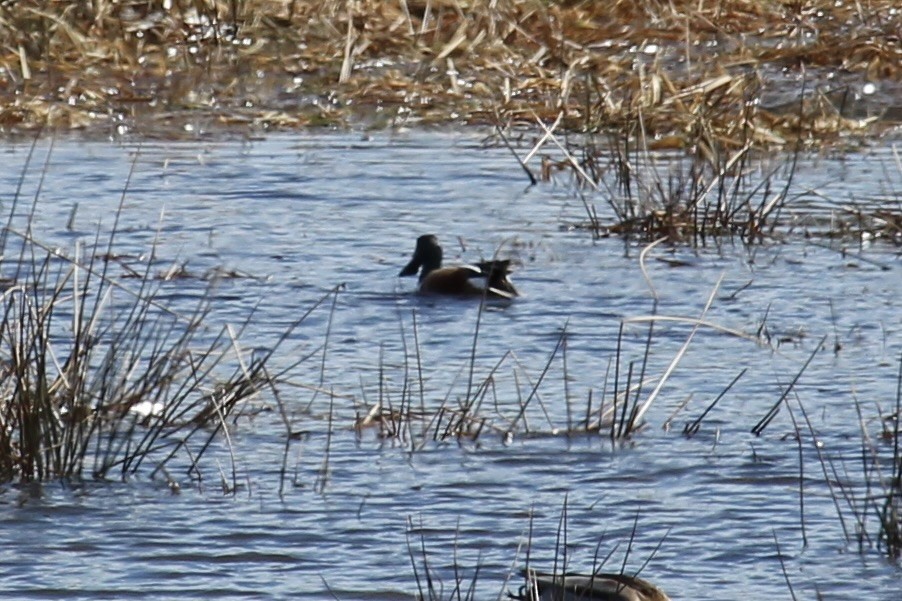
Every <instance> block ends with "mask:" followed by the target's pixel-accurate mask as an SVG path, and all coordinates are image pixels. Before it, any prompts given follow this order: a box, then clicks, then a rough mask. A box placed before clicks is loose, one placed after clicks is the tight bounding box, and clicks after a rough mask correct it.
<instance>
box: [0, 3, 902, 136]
mask: <svg viewBox="0 0 902 601" xmlns="http://www.w3.org/2000/svg"><path fill="white" fill-rule="evenodd" d="M899 30H900V16H899V14H898V10H897V6H896V3H895V2H892V1H891V0H876V1H872V2H867V3H834V2H826V1H811V2H798V1H794V2H775V1H769V2H750V1H748V0H727V1H723V2H696V1H693V2H688V1H686V0H676V1H673V2H657V1H654V0H646V1H644V2H617V3H598V2H588V1H557V2H548V1H541V0H401V1H400V2H376V1H374V0H345V1H338V0H326V1H325V2H316V3H313V2H297V1H295V0H248V1H247V2H233V1H232V2H230V1H226V0H124V1H121V2H112V1H110V0H96V1H94V2H88V3H70V2H38V1H35V0H28V1H22V2H5V3H2V4H0V128H2V131H4V132H6V133H11V132H17V131H22V130H30V129H36V128H40V127H44V126H50V127H54V128H89V129H91V130H102V131H107V130H112V131H116V130H118V132H119V133H126V132H131V131H138V132H139V133H141V134H143V135H161V136H177V135H191V136H195V135H198V134H199V133H203V132H205V131H207V130H210V129H222V128H239V129H241V130H242V131H245V132H246V131H248V130H250V131H252V132H253V131H255V130H257V131H260V130H265V129H268V128H296V127H305V126H312V125H318V124H347V123H351V122H359V121H363V122H364V123H366V124H370V125H372V126H376V127H380V126H392V125H403V124H410V123H436V122H439V123H445V122H453V123H492V124H516V123H518V122H523V121H526V122H530V123H533V122H534V121H535V119H536V118H538V119H542V120H544V121H547V122H551V121H553V120H555V119H557V118H558V117H561V119H562V122H563V127H564V128H565V129H566V130H568V131H588V132H598V131H602V132H603V131H608V130H614V131H621V130H623V129H624V128H625V127H627V126H629V127H636V124H638V123H640V122H641V127H642V130H643V131H642V134H643V136H645V137H646V138H647V139H648V140H650V141H651V142H652V144H653V146H654V147H658V148H677V147H690V146H693V145H694V144H695V143H696V142H697V141H698V140H702V141H706V143H707V144H708V145H711V143H712V142H713V141H716V142H717V144H716V145H717V146H725V147H726V148H733V150H734V151H735V150H737V149H739V148H740V147H741V146H742V144H744V143H746V142H747V141H750V142H751V143H752V144H754V145H755V146H768V147H780V146H784V145H789V144H793V145H794V144H796V143H798V142H802V143H804V144H806V145H813V146H820V145H824V144H834V143H847V141H848V136H849V135H855V134H871V133H873V132H874V129H873V126H874V124H875V121H876V120H877V119H878V118H879V117H881V116H883V117H884V118H885V119H887V120H890V121H892V120H893V119H895V120H898V118H899V115H898V114H897V113H899V107H898V106H897V103H898V100H897V98H898V94H897V93H896V92H898V89H899V76H900V64H902V60H900V58H902V48H900V40H899ZM868 86H870V87H868ZM863 90H864V91H863ZM736 140H741V141H740V142H736Z"/></svg>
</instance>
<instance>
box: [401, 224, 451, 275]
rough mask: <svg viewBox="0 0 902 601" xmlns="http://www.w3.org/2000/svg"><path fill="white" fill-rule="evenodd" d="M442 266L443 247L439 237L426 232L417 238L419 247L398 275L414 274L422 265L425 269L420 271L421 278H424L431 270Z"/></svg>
mask: <svg viewBox="0 0 902 601" xmlns="http://www.w3.org/2000/svg"><path fill="white" fill-rule="evenodd" d="M441 266H442V247H441V246H439V243H438V238H436V237H435V236H433V235H432V234H425V235H423V236H420V237H419V238H417V247H416V248H415V249H414V251H413V258H412V259H411V260H410V263H408V264H407V267H405V268H404V269H402V270H401V273H400V274H398V275H400V276H406V275H414V274H416V272H417V271H419V269H420V267H422V268H423V270H422V271H420V279H421V280H422V279H423V278H424V277H426V274H428V273H429V272H430V271H433V270H435V269H438V268H439V267H441Z"/></svg>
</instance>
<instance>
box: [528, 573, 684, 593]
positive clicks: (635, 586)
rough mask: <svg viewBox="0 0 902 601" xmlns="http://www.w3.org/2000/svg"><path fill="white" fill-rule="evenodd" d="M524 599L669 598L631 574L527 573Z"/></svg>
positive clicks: (645, 581) (650, 584)
mask: <svg viewBox="0 0 902 601" xmlns="http://www.w3.org/2000/svg"><path fill="white" fill-rule="evenodd" d="M526 577H527V585H526V590H525V591H524V593H525V595H524V594H521V595H520V597H521V598H523V599H538V600H539V601H551V600H554V601H569V600H576V599H581V600H583V601H590V600H594V601H670V597H668V596H667V594H666V593H665V592H664V591H662V590H661V589H659V588H658V587H656V586H655V585H654V584H652V583H651V582H649V581H647V580H643V579H642V578H639V577H638V576H630V575H628V574H608V573H597V574H588V575H583V574H564V575H560V574H558V575H552V574H542V573H537V572H535V571H533V570H531V569H530V570H528V571H527V572H526Z"/></svg>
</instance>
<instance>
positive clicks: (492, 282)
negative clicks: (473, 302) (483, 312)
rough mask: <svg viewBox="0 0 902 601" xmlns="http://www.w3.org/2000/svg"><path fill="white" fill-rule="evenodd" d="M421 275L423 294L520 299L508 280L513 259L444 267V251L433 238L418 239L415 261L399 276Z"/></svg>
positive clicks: (429, 235)
mask: <svg viewBox="0 0 902 601" xmlns="http://www.w3.org/2000/svg"><path fill="white" fill-rule="evenodd" d="M418 271H419V272H420V287H419V291H420V292H421V293H422V294H438V295H444V296H461V297H475V298H480V297H482V296H483V295H484V296H485V297H486V298H490V299H508V300H509V299H512V298H514V297H515V296H518V294H517V289H516V288H514V285H513V284H512V283H511V281H510V279H509V278H508V277H507V276H508V275H509V274H510V260H509V259H505V260H497V259H495V260H491V261H482V262H481V263H476V264H475V265H451V266H448V267H442V247H441V246H440V245H439V243H438V239H437V238H436V237H435V236H433V235H432V234H426V235H424V236H420V237H419V238H417V246H416V249H414V251H413V258H412V259H411V260H410V263H408V264H407V267H405V268H404V269H402V270H401V273H400V274H399V275H400V276H408V275H414V274H416V273H417V272H418Z"/></svg>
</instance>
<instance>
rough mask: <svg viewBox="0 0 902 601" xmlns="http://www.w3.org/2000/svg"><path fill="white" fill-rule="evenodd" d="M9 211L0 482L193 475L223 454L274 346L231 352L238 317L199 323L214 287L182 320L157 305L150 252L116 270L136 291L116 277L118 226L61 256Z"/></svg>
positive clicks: (265, 382)
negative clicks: (172, 472) (212, 454)
mask: <svg viewBox="0 0 902 601" xmlns="http://www.w3.org/2000/svg"><path fill="white" fill-rule="evenodd" d="M126 187H127V186H126ZM124 199H125V193H123V202H124ZM16 209H17V207H16V202H15V200H14V202H13V203H12V206H11V207H10V209H9V217H8V221H7V224H6V226H5V227H4V228H3V230H2V235H0V273H2V290H0V300H2V307H0V482H30V481H38V482H40V481H47V480H54V479H82V478H96V479H106V478H114V477H115V478H122V479H124V478H127V477H130V476H131V475H133V474H136V473H138V471H139V469H141V467H142V466H144V465H147V464H150V465H151V466H152V469H151V470H150V473H151V475H154V474H156V473H158V472H161V471H162V473H164V474H167V478H169V476H168V471H167V467H168V466H170V465H171V464H175V465H176V466H177V467H178V469H180V470H182V469H183V470H185V472H186V473H187V474H190V475H191V476H192V477H194V478H201V473H202V471H201V466H202V460H203V459H204V456H205V454H206V453H207V451H208V450H209V449H210V448H211V446H212V445H211V443H213V441H214V440H221V439H223V440H224V444H222V445H220V444H217V445H216V446H217V448H218V452H222V450H223V448H225V449H227V450H228V451H229V452H231V448H230V443H229V426H230V423H229V422H228V420H230V419H234V418H235V417H236V415H237V413H238V412H239V411H240V410H241V408H242V407H244V405H243V403H244V402H245V401H247V400H248V399H249V398H251V397H253V396H255V395H257V394H258V393H259V392H260V391H261V389H264V388H267V387H268V386H269V385H270V384H271V382H270V378H269V376H268V375H267V374H266V371H265V367H266V363H267V360H268V359H269V358H270V357H271V356H272V353H273V352H274V350H275V348H273V349H271V350H267V351H265V352H259V353H251V354H248V353H245V352H244V351H242V349H241V348H240V345H239V342H238V339H239V336H240V334H241V331H242V330H243V328H244V327H245V326H246V325H247V322H245V323H244V324H243V325H241V326H240V327H238V328H237V329H233V328H231V327H225V328H222V329H220V330H219V331H211V330H210V328H209V327H207V325H206V321H207V320H206V318H207V317H208V316H209V315H210V313H211V311H212V310H213V309H214V303H213V299H214V296H215V295H214V294H213V291H214V288H213V286H214V285H215V284H211V286H210V287H209V288H208V289H207V292H206V294H202V295H201V296H200V297H199V299H198V301H197V303H196V306H195V307H194V308H193V310H189V311H188V312H186V313H178V312H176V311H173V310H172V309H171V308H170V307H168V306H167V305H166V304H164V303H163V302H161V301H160V298H159V297H160V293H161V292H165V290H164V287H165V286H166V285H167V281H166V280H165V279H161V278H158V277H156V276H155V274H154V273H153V270H154V269H155V268H156V265H157V264H158V262H157V261H156V259H155V257H156V252H155V248H154V249H152V250H151V251H150V253H149V257H148V258H147V261H146V265H145V268H144V272H143V273H136V272H134V271H133V270H129V271H128V272H127V273H126V274H125V275H127V276H128V277H129V279H128V282H133V281H137V283H136V285H135V286H126V285H124V284H123V283H121V282H122V281H125V280H121V281H120V278H119V277H118V275H119V274H118V272H117V271H116V270H115V269H113V267H114V266H115V265H116V263H115V261H114V260H113V257H115V253H113V252H112V250H113V247H114V241H115V238H116V235H117V225H115V224H114V226H113V228H112V231H111V233H110V234H109V238H108V239H107V240H103V239H102V237H101V236H100V235H99V234H98V235H97V237H95V239H94V242H93V244H92V245H88V246H87V247H83V246H82V244H81V243H78V244H76V246H75V248H74V249H70V250H69V251H62V250H57V249H53V248H51V247H49V246H47V245H45V244H43V243H41V242H40V241H39V240H37V239H36V238H35V237H34V236H33V233H32V231H31V219H30V217H29V219H28V223H27V224H26V227H25V228H24V229H17V228H16V227H15V225H14V215H16V212H17V210H16ZM121 210H122V205H120V208H119V211H120V212H121ZM26 213H28V212H26ZM30 214H31V215H33V214H34V209H32V210H31V211H30ZM118 221H119V214H118V213H117V215H116V224H118ZM136 276H138V277H136ZM248 319H250V317H249V318H248ZM295 325H296V324H295ZM293 327H294V326H292V328H293ZM283 340H284V338H283ZM276 346H278V345H276ZM220 437H221V438H220ZM232 475H233V482H232V484H231V485H229V486H228V488H234V486H235V482H234V477H235V474H234V470H233V474H232ZM170 483H172V484H174V482H173V481H171V480H170ZM224 484H225V482H224Z"/></svg>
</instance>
